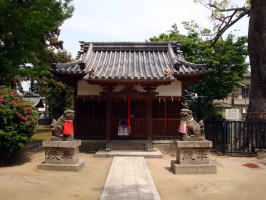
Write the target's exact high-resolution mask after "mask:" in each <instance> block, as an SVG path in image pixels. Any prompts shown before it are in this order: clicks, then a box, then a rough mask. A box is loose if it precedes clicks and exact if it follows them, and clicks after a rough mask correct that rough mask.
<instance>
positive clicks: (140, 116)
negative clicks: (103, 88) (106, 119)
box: [111, 98, 147, 140]
mask: <svg viewBox="0 0 266 200" xmlns="http://www.w3.org/2000/svg"><path fill="white" fill-rule="evenodd" d="M112 106H113V114H112V119H111V120H112V130H111V139H118V140H124V139H125V140H127V139H128V140H130V139H131V140H134V139H147V126H146V124H147V123H146V114H145V107H146V103H145V99H136V98H132V99H131V106H130V108H131V109H130V120H131V132H130V133H129V134H128V135H126V134H125V135H121V134H120V135H119V133H118V132H119V130H118V128H119V124H121V122H122V123H126V124H127V122H128V102H127V99H114V100H113V103H112Z"/></svg>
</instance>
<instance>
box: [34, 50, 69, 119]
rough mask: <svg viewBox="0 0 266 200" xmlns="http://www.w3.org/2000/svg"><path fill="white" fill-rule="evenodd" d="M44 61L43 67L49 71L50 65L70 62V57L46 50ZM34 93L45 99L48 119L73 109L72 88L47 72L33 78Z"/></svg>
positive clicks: (67, 54)
mask: <svg viewBox="0 0 266 200" xmlns="http://www.w3.org/2000/svg"><path fill="white" fill-rule="evenodd" d="M46 53H47V54H46V57H45V58H46V59H45V60H43V64H44V65H49V66H50V68H49V69H51V67H52V63H58V62H60V63H67V62H71V61H72V60H71V55H70V54H69V53H67V51H65V50H63V51H59V52H57V53H55V52H54V51H51V50H47V52H46ZM34 87H35V88H36V92H37V93H39V94H41V95H43V96H45V97H46V103H47V104H48V105H49V107H48V111H49V117H50V118H51V119H57V118H58V117H60V116H61V115H62V113H63V112H64V111H65V110H66V109H67V108H68V109H73V94H74V93H73V88H71V87H69V86H67V85H66V84H64V83H62V82H61V81H58V80H57V79H56V77H54V75H53V74H52V73H51V72H50V71H49V70H47V71H46V73H45V75H44V76H36V77H35V86H34Z"/></svg>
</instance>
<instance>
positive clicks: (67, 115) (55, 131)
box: [51, 109, 75, 137]
mask: <svg viewBox="0 0 266 200" xmlns="http://www.w3.org/2000/svg"><path fill="white" fill-rule="evenodd" d="M74 113H75V112H74V111H73V110H69V109H68V110H65V111H64V114H63V115H62V116H61V117H59V118H58V119H57V120H55V119H53V121H52V124H51V127H52V128H51V130H52V135H53V136H55V137H60V136H62V135H63V130H64V121H65V120H74Z"/></svg>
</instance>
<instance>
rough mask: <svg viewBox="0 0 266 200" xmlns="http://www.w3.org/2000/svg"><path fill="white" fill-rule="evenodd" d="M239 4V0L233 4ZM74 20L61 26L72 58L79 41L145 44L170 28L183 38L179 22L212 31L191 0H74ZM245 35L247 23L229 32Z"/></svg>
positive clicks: (206, 13) (243, 21) (204, 13)
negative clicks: (176, 29)
mask: <svg viewBox="0 0 266 200" xmlns="http://www.w3.org/2000/svg"><path fill="white" fill-rule="evenodd" d="M234 1H239V2H241V1H242V0H234ZM73 3H74V7H75V11H74V14H73V16H72V17H71V18H70V19H68V20H66V21H65V22H64V24H63V25H62V26H61V34H60V39H61V40H63V41H64V48H65V49H66V50H68V51H69V52H70V53H71V55H72V57H73V58H75V57H76V55H77V52H78V50H79V41H86V42H93V41H104V42H116V41H120V42H123V41H131V42H135V41H138V42H139V41H140V42H141V41H145V40H148V39H149V38H150V37H152V36H158V35H159V34H160V33H163V32H167V31H168V30H170V29H171V26H172V25H173V24H175V23H176V24H177V25H178V29H179V30H180V32H181V33H184V34H185V30H184V29H183V27H182V25H181V22H182V21H191V20H195V21H196V22H197V23H198V24H199V25H200V26H201V27H208V28H210V27H211V22H210V19H209V15H210V12H209V10H208V9H206V8H204V7H203V6H202V5H200V4H196V3H194V2H193V0H74V2H73ZM231 31H234V34H236V35H238V36H242V35H247V31H248V19H247V18H244V19H241V20H240V22H239V23H237V24H236V25H235V26H233V28H231V29H230V30H229V31H228V32H231Z"/></svg>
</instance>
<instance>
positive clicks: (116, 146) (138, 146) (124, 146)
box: [111, 141, 146, 150]
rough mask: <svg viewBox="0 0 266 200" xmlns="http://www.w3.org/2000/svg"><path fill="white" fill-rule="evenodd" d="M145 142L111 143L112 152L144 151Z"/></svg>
mask: <svg viewBox="0 0 266 200" xmlns="http://www.w3.org/2000/svg"><path fill="white" fill-rule="evenodd" d="M145 147H146V143H145V142H131V141H130V142H127V141H125V142H111V149H112V150H145Z"/></svg>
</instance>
